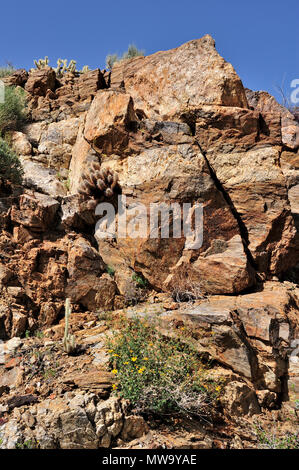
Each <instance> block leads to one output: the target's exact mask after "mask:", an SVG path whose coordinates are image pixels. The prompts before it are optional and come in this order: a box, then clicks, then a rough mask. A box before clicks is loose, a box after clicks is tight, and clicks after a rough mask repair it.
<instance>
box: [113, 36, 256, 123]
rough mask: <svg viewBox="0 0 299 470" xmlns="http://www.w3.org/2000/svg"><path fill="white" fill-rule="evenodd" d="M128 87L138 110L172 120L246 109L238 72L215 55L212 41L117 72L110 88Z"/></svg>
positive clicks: (207, 38)
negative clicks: (206, 109) (209, 109)
mask: <svg viewBox="0 0 299 470" xmlns="http://www.w3.org/2000/svg"><path fill="white" fill-rule="evenodd" d="M115 86H123V87H124V88H125V90H126V92H127V93H129V94H130V95H131V96H132V98H133V100H134V105H135V109H136V110H141V111H142V112H144V113H145V115H146V116H147V117H148V118H155V119H161V120H170V119H174V118H180V116H181V115H182V113H183V112H184V111H190V110H197V109H198V108H199V107H201V106H202V105H204V104H209V105H219V106H238V107H240V108H247V107H248V104H247V99H246V95H245V91H244V89H243V85H242V82H241V80H240V79H239V77H238V75H237V74H236V72H235V70H234V69H233V67H232V66H231V64H229V63H228V62H226V61H225V60H224V59H223V58H222V57H221V56H220V55H219V54H218V53H217V51H216V49H215V42H214V40H213V38H212V37H211V36H209V35H206V36H204V37H203V38H201V39H198V40H194V41H190V42H188V43H186V44H184V45H182V46H181V47H178V48H176V49H172V50H170V51H166V52H158V53H156V54H153V55H151V56H148V57H144V58H143V57H142V58H140V57H138V58H136V59H133V60H131V61H124V62H121V63H120V64H116V65H115V66H114V67H113V70H112V75H111V87H115Z"/></svg>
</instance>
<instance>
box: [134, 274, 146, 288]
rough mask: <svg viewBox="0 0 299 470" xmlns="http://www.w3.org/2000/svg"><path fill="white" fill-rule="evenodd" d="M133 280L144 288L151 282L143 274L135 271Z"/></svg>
mask: <svg viewBox="0 0 299 470" xmlns="http://www.w3.org/2000/svg"><path fill="white" fill-rule="evenodd" d="M132 280H133V281H134V282H135V283H136V286H137V287H140V288H142V289H147V288H148V286H149V284H148V280H147V279H145V278H144V277H143V276H142V274H137V273H134V274H133V276H132Z"/></svg>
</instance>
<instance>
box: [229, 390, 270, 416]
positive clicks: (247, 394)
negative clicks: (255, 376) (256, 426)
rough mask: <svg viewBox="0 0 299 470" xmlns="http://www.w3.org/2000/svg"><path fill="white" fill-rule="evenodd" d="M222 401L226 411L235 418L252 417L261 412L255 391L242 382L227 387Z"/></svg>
mask: <svg viewBox="0 0 299 470" xmlns="http://www.w3.org/2000/svg"><path fill="white" fill-rule="evenodd" d="M220 400H221V403H222V405H223V407H224V409H225V411H226V412H227V413H228V414H230V415H233V416H244V415H245V416H246V415H248V416H252V415H255V414H259V413H260V412H261V410H260V407H259V404H258V400H257V396H256V394H255V391H254V390H252V389H251V388H249V387H248V386H247V385H246V384H244V383H242V382H231V383H230V384H228V385H226V387H225V389H224V392H223V394H222V395H221V398H220Z"/></svg>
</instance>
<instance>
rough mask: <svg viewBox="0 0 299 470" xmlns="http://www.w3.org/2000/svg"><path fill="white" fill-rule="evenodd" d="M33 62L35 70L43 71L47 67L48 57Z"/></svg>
mask: <svg viewBox="0 0 299 470" xmlns="http://www.w3.org/2000/svg"><path fill="white" fill-rule="evenodd" d="M33 62H34V64H35V67H36V68H37V69H43V68H45V67H47V66H48V65H49V57H48V56H46V57H45V58H44V59H39V60H34V61H33Z"/></svg>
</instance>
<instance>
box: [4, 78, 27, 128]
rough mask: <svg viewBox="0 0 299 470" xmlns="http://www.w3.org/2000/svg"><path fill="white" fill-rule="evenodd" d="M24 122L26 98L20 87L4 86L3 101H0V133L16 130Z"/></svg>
mask: <svg viewBox="0 0 299 470" xmlns="http://www.w3.org/2000/svg"><path fill="white" fill-rule="evenodd" d="M25 122H26V98H25V92H24V90H23V89H21V88H16V87H6V88H5V100H4V103H0V135H1V136H3V135H4V133H5V132H6V131H8V130H18V129H20V128H21V127H22V125H23V124H24V123H25Z"/></svg>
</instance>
